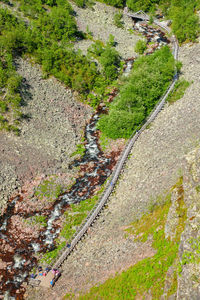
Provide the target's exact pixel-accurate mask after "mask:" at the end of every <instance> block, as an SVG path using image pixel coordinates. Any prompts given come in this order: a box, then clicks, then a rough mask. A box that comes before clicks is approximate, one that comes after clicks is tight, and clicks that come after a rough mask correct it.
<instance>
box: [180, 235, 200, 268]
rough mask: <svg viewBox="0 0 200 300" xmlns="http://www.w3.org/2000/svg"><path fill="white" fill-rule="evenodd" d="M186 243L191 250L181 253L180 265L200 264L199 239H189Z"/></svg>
mask: <svg viewBox="0 0 200 300" xmlns="http://www.w3.org/2000/svg"><path fill="white" fill-rule="evenodd" d="M188 242H189V244H190V247H191V250H190V251H189V250H187V251H184V252H183V255H182V261H181V265H185V264H189V263H193V264H200V237H197V238H191V239H190V240H189V241H188Z"/></svg>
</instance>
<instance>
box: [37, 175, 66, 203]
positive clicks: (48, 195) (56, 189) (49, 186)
mask: <svg viewBox="0 0 200 300" xmlns="http://www.w3.org/2000/svg"><path fill="white" fill-rule="evenodd" d="M61 193H62V186H61V185H60V184H58V183H56V181H55V179H53V178H52V179H50V180H44V181H43V182H42V183H41V184H40V185H39V186H38V187H37V189H36V191H35V196H36V197H38V198H39V199H41V200H47V201H49V202H52V201H55V200H56V199H57V198H58V196H59V195H60V194H61Z"/></svg>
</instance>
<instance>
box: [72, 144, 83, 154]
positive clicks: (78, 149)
mask: <svg viewBox="0 0 200 300" xmlns="http://www.w3.org/2000/svg"><path fill="white" fill-rule="evenodd" d="M84 154H85V146H84V145H83V144H77V145H76V150H75V151H74V152H73V153H72V154H71V155H70V157H73V156H76V155H80V156H81V157H82V156H84Z"/></svg>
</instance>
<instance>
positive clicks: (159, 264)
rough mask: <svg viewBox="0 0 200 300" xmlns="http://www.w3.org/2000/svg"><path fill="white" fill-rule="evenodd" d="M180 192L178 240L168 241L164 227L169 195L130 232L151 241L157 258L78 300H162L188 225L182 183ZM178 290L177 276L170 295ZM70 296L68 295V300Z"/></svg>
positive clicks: (132, 227) (135, 224)
mask: <svg viewBox="0 0 200 300" xmlns="http://www.w3.org/2000/svg"><path fill="white" fill-rule="evenodd" d="M176 187H177V186H176ZM178 189H180V195H181V196H180V197H179V199H178V208H177V209H178V211H179V212H180V213H179V225H178V230H177V231H176V237H175V239H174V240H170V239H166V238H165V224H166V220H167V215H168V212H169V208H170V206H171V195H170V194H168V195H167V196H166V197H165V199H164V200H165V202H164V203H162V204H160V205H157V206H155V205H154V208H153V209H152V211H151V212H150V213H148V214H146V215H144V216H143V217H142V218H141V219H140V220H138V221H136V222H134V223H132V224H131V227H129V228H128V229H127V232H128V233H129V234H134V236H135V240H136V241H140V242H145V241H147V240H148V238H150V237H151V238H152V240H153V242H152V246H153V247H154V248H155V249H156V254H155V255H154V256H153V257H151V258H145V259H143V260H142V261H140V262H138V263H137V264H135V265H134V266H132V267H130V268H129V269H128V270H126V271H124V272H122V273H121V274H117V275H116V276H115V277H114V278H110V279H108V280H107V281H106V282H105V283H104V284H102V285H100V286H95V287H93V288H92V289H91V290H90V292H89V293H88V294H86V295H82V296H80V298H79V299H84V300H85V299H135V298H136V296H138V295H140V296H145V294H146V293H149V292H150V293H151V296H152V299H160V297H161V295H162V294H163V291H164V284H165V279H166V274H167V272H168V270H169V268H170V267H171V266H172V265H173V264H174V262H175V261H176V259H177V255H178V248H179V241H180V236H181V232H182V230H183V229H184V226H183V224H184V223H185V215H186V208H185V206H184V202H183V199H182V198H183V193H182V190H181V189H182V185H180V182H179V183H178ZM181 197H182V198H181ZM176 287H177V274H176V272H175V273H174V274H173V278H172V280H171V287H170V289H169V290H168V294H169V295H170V294H171V293H173V292H175V291H176ZM71 296H72V295H71ZM71 296H69V294H68V295H66V298H65V299H69V297H71Z"/></svg>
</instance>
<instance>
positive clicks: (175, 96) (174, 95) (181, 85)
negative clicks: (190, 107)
mask: <svg viewBox="0 0 200 300" xmlns="http://www.w3.org/2000/svg"><path fill="white" fill-rule="evenodd" d="M189 86H190V82H188V81H187V80H184V79H182V80H179V81H178V82H177V83H176V84H175V87H174V89H173V91H172V92H171V93H170V95H169V97H168V98H167V101H168V102H169V103H170V104H172V103H174V102H176V101H177V100H179V99H181V98H182V97H183V95H184V93H185V91H186V89H187V88H188V87H189Z"/></svg>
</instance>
